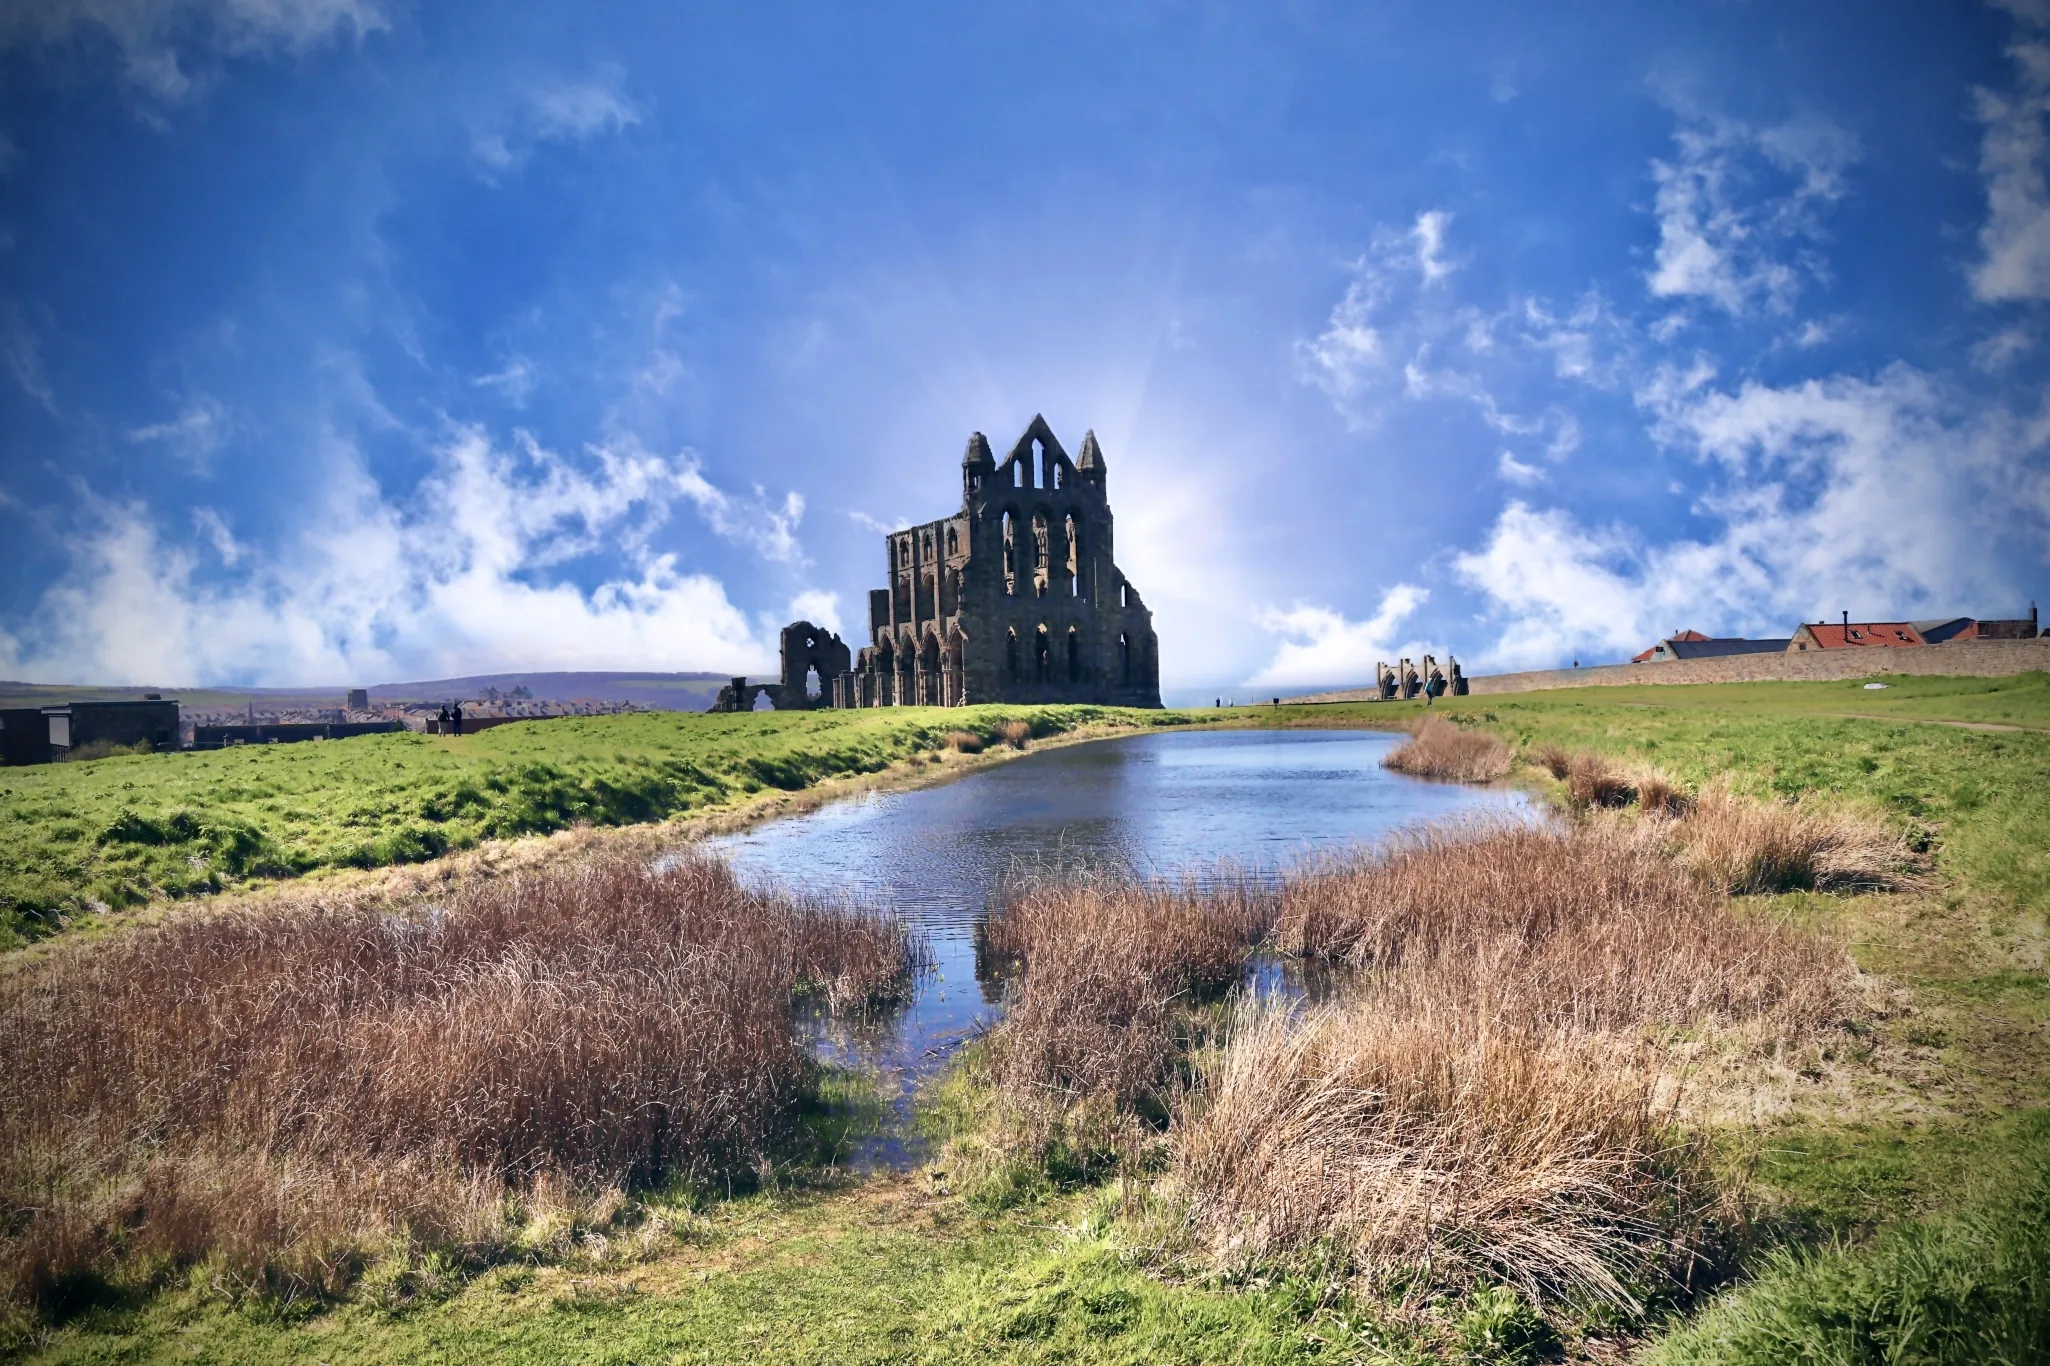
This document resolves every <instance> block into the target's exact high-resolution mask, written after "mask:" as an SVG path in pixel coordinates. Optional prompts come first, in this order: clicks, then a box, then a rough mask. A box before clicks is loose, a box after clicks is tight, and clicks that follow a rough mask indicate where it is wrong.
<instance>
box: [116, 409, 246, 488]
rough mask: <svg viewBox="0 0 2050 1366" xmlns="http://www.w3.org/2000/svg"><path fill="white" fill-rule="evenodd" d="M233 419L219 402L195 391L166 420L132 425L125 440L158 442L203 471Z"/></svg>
mask: <svg viewBox="0 0 2050 1366" xmlns="http://www.w3.org/2000/svg"><path fill="white" fill-rule="evenodd" d="M233 429H234V421H233V419H232V418H231V417H230V415H229V413H228V410H227V409H226V408H225V407H223V406H222V405H221V403H220V402H219V401H218V400H216V399H214V398H212V397H210V396H208V395H206V394H198V395H195V396H194V397H192V398H191V399H189V400H187V401H186V403H185V406H184V407H182V408H180V409H179V410H178V415H177V416H176V417H173V418H171V419H170V420H169V421H167V422H152V423H149V424H148V425H146V426H141V427H132V428H130V429H129V432H128V439H129V440H130V441H133V442H137V443H139V444H153V445H161V446H163V447H164V448H165V449H166V450H168V451H170V452H171V453H172V454H173V455H175V456H177V457H178V458H179V459H180V460H183V461H184V462H185V463H186V464H187V465H189V466H190V467H191V468H192V469H193V470H194V471H195V472H197V473H202V474H203V473H205V472H206V469H207V466H208V463H209V462H210V461H211V460H212V458H213V455H214V453H215V452H216V451H218V450H220V448H221V447H222V446H223V445H225V444H226V443H227V440H228V437H229V435H230V433H231V432H232V431H233Z"/></svg>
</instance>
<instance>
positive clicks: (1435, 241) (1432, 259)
mask: <svg viewBox="0 0 2050 1366" xmlns="http://www.w3.org/2000/svg"><path fill="white" fill-rule="evenodd" d="M1451 225H1452V215H1451V214H1449V213H1447V212H1445V211H1444V210H1443V209H1432V210H1430V211H1428V212H1426V213H1420V214H1418V215H1417V216H1416V226H1414V227H1412V228H1411V229H1410V230H1409V240H1410V241H1412V242H1414V243H1416V267H1417V272H1418V273H1419V274H1420V275H1422V276H1423V278H1424V283H1425V284H1427V285H1433V284H1436V283H1437V282H1438V281H1440V280H1442V279H1444V278H1445V277H1446V276H1448V275H1450V274H1451V273H1452V272H1453V271H1455V270H1457V269H1458V268H1459V267H1458V265H1457V264H1456V263H1455V262H1451V261H1447V260H1446V259H1445V230H1446V229H1447V228H1449V227H1450V226H1451Z"/></svg>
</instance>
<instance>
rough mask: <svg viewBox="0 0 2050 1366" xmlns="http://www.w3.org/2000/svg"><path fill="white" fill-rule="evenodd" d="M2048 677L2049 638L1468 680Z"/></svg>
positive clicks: (1327, 697) (1513, 684)
mask: <svg viewBox="0 0 2050 1366" xmlns="http://www.w3.org/2000/svg"><path fill="white" fill-rule="evenodd" d="M2036 670H2045V671H2050V638H2041V637H2039V638H2038V639H2035V640H1952V641H1946V642H1944V643H1943V644H1941V645H1923V646H1916V647H1913V648H1903V649H1892V648H1888V647H1873V648H1860V649H1841V650H1809V651H1807V652H1806V653H1801V652H1796V651H1789V652H1787V653H1784V654H1762V655H1731V656H1727V657H1725V658H1721V659H1677V660H1672V661H1669V662H1667V663H1662V664H1660V663H1646V664H1601V665H1596V666H1593V667H1590V668H1585V669H1537V670H1532V671H1530V672H1528V673H1513V674H1482V675H1478V676H1475V677H1471V678H1469V679H1468V680H1467V682H1468V686H1469V688H1470V689H1471V690H1472V692H1473V694H1474V695H1475V696H1486V695H1489V694H1494V693H1517V692H1538V691H1540V690H1543V689H1547V688H1599V687H1631V686H1638V685H1642V684H1647V683H1652V684H1657V683H1813V682H1829V681H1832V680H1836V679H1848V678H1872V677H1881V676H1884V675H1886V674H1936V675H1943V674H1948V675H1953V676H1956V677H1963V678H1998V677H2003V676H2005V675H2008V674H2020V673H2030V672H2033V671H2036ZM1374 696H1375V693H1374V690H1373V689H1371V688H1353V689H1346V690H1343V691H1339V692H1326V693H1315V694H1312V695H1311V696H1308V697H1297V698H1291V699H1290V700H1291V701H1295V702H1365V701H1371V700H1373V698H1374Z"/></svg>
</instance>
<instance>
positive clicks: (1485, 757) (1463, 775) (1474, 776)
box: [1381, 716, 1511, 783]
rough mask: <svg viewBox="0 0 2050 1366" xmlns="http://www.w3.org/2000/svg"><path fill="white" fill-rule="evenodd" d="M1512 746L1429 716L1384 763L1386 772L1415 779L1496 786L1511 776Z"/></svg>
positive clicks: (1490, 736)
mask: <svg viewBox="0 0 2050 1366" xmlns="http://www.w3.org/2000/svg"><path fill="white" fill-rule="evenodd" d="M1510 764H1511V759H1510V754H1509V746H1508V745H1506V744H1504V743H1502V741H1501V740H1499V739H1498V738H1496V737H1495V736H1493V735H1490V734H1489V733H1488V732H1486V731H1484V730H1467V729H1465V728H1463V727H1460V726H1455V725H1453V724H1452V723H1451V722H1450V721H1447V720H1445V719H1444V718H1443V717H1441V716H1427V717H1425V718H1424V719H1423V721H1422V722H1421V723H1420V724H1419V725H1418V726H1417V727H1416V729H1415V730H1413V731H1411V732H1410V736H1409V738H1408V739H1407V740H1404V741H1403V742H1402V743H1401V744H1400V745H1397V746H1396V747H1395V748H1394V749H1393V750H1391V751H1390V752H1389V753H1388V755H1387V757H1386V758H1384V759H1382V760H1381V766H1382V767H1383V768H1389V769H1393V770H1395V771H1396V772H1397V773H1407V774H1409V775H1410V776H1411V777H1415V778H1449V779H1452V780H1453V781H1455V782H1462V783H1485V782H1492V781H1493V780H1495V779H1496V778H1500V777H1502V776H1504V775H1505V774H1507V773H1508V772H1509V768H1510Z"/></svg>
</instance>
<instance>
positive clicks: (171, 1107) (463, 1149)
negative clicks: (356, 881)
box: [0, 860, 915, 1298]
mask: <svg viewBox="0 0 2050 1366" xmlns="http://www.w3.org/2000/svg"><path fill="white" fill-rule="evenodd" d="M914 955H915V947H914V945H913V944H912V943H911V941H910V940H909V939H908V938H907V935H906V933H905V931H904V930H903V929H902V927H901V926H899V925H898V924H896V923H895V922H893V921H890V920H887V919H884V918H880V917H876V916H870V915H865V914H859V913H850V912H840V911H834V910H827V909H823V908H819V907H814V906H805V905H798V904H793V903H791V902H788V901H785V900H781V899H778V898H774V897H771V896H767V895H763V894H759V893H756V892H752V891H749V890H747V889H745V888H743V887H741V886H740V885H738V884H737V883H736V882H735V881H734V879H733V876H732V874H731V873H730V872H729V871H728V870H727V869H726V868H725V866H724V865H723V864H720V863H717V862H715V861H710V860H686V861H684V862H682V863H680V864H678V865H677V866H675V867H673V868H670V869H668V870H666V871H661V872H656V871H651V870H650V869H649V868H648V867H647V866H646V865H645V864H643V863H639V862H628V861H623V860H622V861H614V862H598V863H592V864H588V865H585V866H581V867H572V868H567V869H561V870H551V871H547V872H542V873H535V874H523V875H519V876H515V877H511V878H507V879H503V880H496V881H491V882H479V883H474V884H472V885H470V886H468V887H465V888H462V889H459V890H458V891H456V892H455V893H454V894H453V895H452V896H451V897H450V898H449V899H448V900H447V901H446V902H445V903H444V904H441V905H438V906H431V907H430V906H423V907H420V908H417V909H415V910H414V911H412V912H411V913H408V914H397V915H395V914H391V913H388V912H380V911H377V910H374V909H370V908H367V907H364V906H361V905H352V904H349V903H346V902H338V903H330V904H323V903H321V902H318V901H314V902H311V903H308V904H303V905H300V906H298V907H296V908H293V909H289V910H284V911H279V912H276V913H272V914H266V915H262V916H255V915H246V916H236V915H221V914H214V915H207V914H193V915H186V916H181V917H177V918H174V919H172V920H170V921H169V922H167V923H165V924H163V925H162V926H159V927H156V928H150V929H140V930H136V931H133V932H131V933H128V934H124V935H121V936H117V937H115V938H113V939H110V940H108V941H105V942H102V943H97V944H91V945H80V946H78V947H76V948H73V949H70V950H68V951H65V952H61V953H59V954H56V955H53V956H52V957H51V958H50V959H49V960H47V961H46V962H44V963H41V964H38V965H35V966H33V967H29V968H25V969H23V970H21V971H19V972H16V973H13V974H11V975H8V976H5V977H0V1200H4V1201H5V1208H6V1210H7V1221H6V1223H5V1224H4V1226H0V1275H4V1277H5V1285H6V1288H7V1289H8V1290H9V1292H10V1293H11V1294H13V1295H15V1296H21V1297H28V1298H36V1297H43V1296H48V1295H50V1294H52V1293H53V1292H61V1290H62V1288H63V1287H64V1286H65V1285H66V1284H67V1283H71V1282H75V1281H76V1280H77V1279H78V1278H80V1277H89V1276H92V1275H97V1274H105V1273H107V1272H108V1271H110V1270H112V1269H113V1268H114V1266H115V1265H116V1263H117V1261H118V1260H119V1259H121V1258H125V1257H141V1258H145V1259H168V1260H169V1261H172V1262H189V1261H192V1260H195V1259H200V1258H204V1257H208V1256H218V1257H220V1258H221V1259H222V1260H223V1261H224V1263H225V1264H226V1267H227V1269H228V1271H229V1273H230V1274H231V1275H233V1276H235V1277H238V1278H241V1279H242V1280H244V1281H245V1282H247V1283H251V1284H264V1285H270V1286H273V1287H283V1286H290V1287H312V1288H319V1289H324V1290H332V1289H336V1288H338V1287H339V1286H340V1285H341V1284H343V1283H345V1282H346V1281H347V1280H348V1279H349V1278H350V1277H351V1276H352V1275H353V1274H354V1272H355V1270H356V1269H357V1267H358V1266H359V1265H360V1263H361V1261H362V1258H363V1255H364V1252H363V1250H364V1249H365V1248H366V1247H371V1246H376V1245H379V1244H381V1243H388V1242H389V1240H390V1239H391V1238H392V1237H393V1236H395V1235H396V1236H400V1237H403V1238H409V1239H411V1240H413V1241H414V1242H416V1243H420V1244H426V1245H439V1246H444V1247H454V1248H457V1249H464V1248H468V1249H476V1248H480V1247H486V1246H488V1245H490V1244H492V1243H493V1242H494V1241H495V1240H502V1239H505V1238H507V1237H510V1236H513V1234H514V1233H515V1231H516V1229H517V1227H518V1226H519V1224H520V1223H521V1222H522V1221H523V1220H526V1219H528V1218H530V1217H532V1216H534V1215H535V1214H536V1213H537V1211H540V1210H541V1209H542V1207H543V1206H547V1205H550V1204H551V1203H552V1204H555V1205H561V1204H563V1203H564V1202H568V1203H570V1204H574V1203H576V1202H578V1201H585V1202H588V1201H590V1200H593V1199H599V1198H602V1196H603V1193H604V1192H605V1191H607V1190H616V1189H617V1188H620V1187H625V1186H632V1185H635V1184H642V1183H650V1182H658V1181H664V1180H669V1179H673V1178H678V1177H688V1176H691V1175H694V1174H695V1175H707V1174H710V1173H713V1172H716V1171H718V1170H721V1169H730V1168H733V1167H735V1166H745V1165H746V1164H748V1163H750V1162H752V1161H754V1160H756V1159H757V1158H759V1157H760V1156H761V1155H762V1154H763V1153H764V1152H765V1151H766V1150H767V1149H768V1147H769V1146H770V1145H771V1144H772V1143H773V1142H774V1141H775V1140H776V1138H777V1137H778V1135H779V1134H780V1133H781V1132H783V1130H784V1127H785V1126H786V1124H787V1123H788V1121H789V1120H790V1118H791V1114H792V1110H793V1108H794V1106H795V1105H796V1104H797V1102H798V1101H799V1099H800V1098H801V1096H802V1094H803V1091H804V1088H805V1086H806V1084H807V1076H808V1061H807V1054H806V1051H805V1048H804V1045H803V1042H802V1040H801V1038H800V1036H799V1034H798V1031H797V1028H796V1025H795V1022H794V1020H793V1011H792V1003H793V997H794V996H795V995H797V994H799V993H802V992H807V991H809V992H815V993H817V994H819V995H821V996H823V997H824V998H825V999H826V1000H827V1001H828V1002H830V1003H833V1004H835V1005H839V1006H850V1005H855V1004H858V1003H862V1002H866V1001H870V1000H875V999H878V998H882V997H887V996H889V995H891V994H893V993H895V992H897V991H899V990H901V989H902V986H903V983H904V982H905V979H906V975H907V973H908V971H909V970H910V968H911V966H912V964H913V958H914Z"/></svg>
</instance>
